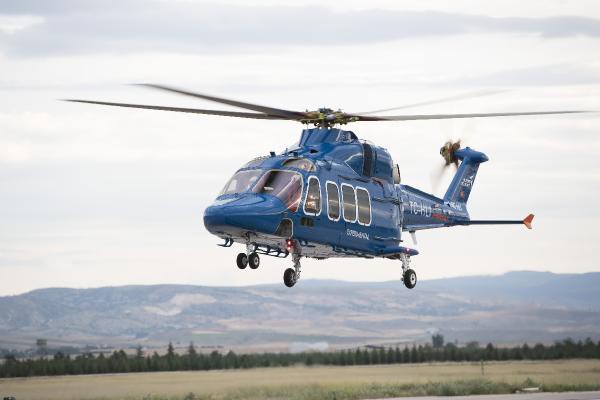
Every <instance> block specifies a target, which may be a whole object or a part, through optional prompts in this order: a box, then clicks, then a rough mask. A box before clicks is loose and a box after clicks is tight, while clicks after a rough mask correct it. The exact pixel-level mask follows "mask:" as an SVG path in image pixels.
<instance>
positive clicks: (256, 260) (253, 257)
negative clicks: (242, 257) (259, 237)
mask: <svg viewBox="0 0 600 400" xmlns="http://www.w3.org/2000/svg"><path fill="white" fill-rule="evenodd" d="M259 265H260V257H259V256H258V254H256V253H251V254H250V257H248V266H250V268H252V269H256V268H258V266H259Z"/></svg>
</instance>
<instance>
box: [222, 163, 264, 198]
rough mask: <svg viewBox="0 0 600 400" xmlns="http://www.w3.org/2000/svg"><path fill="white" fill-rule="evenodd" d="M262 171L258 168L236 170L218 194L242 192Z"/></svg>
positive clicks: (250, 185)
mask: <svg viewBox="0 0 600 400" xmlns="http://www.w3.org/2000/svg"><path fill="white" fill-rule="evenodd" d="M261 173H262V171H261V170H259V169H250V170H246V171H239V172H236V173H235V175H233V177H232V178H231V179H230V180H229V182H227V184H226V185H225V187H224V188H223V190H221V193H219V196H222V195H224V194H234V193H244V192H247V191H248V190H249V189H250V188H251V187H252V185H253V184H254V182H256V180H257V179H258V177H259V176H260V174H261Z"/></svg>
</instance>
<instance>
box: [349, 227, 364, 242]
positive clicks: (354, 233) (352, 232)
mask: <svg viewBox="0 0 600 400" xmlns="http://www.w3.org/2000/svg"><path fill="white" fill-rule="evenodd" d="M346 235H348V236H352V237H355V238H357V239H364V240H369V234H368V233H366V232H359V231H355V230H354V229H346Z"/></svg>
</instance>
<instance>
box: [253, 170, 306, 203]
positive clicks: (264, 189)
mask: <svg viewBox="0 0 600 400" xmlns="http://www.w3.org/2000/svg"><path fill="white" fill-rule="evenodd" d="M252 191H253V192H254V193H266V194H270V195H272V196H276V197H278V198H279V199H280V200H281V201H283V203H284V204H285V206H286V207H287V208H288V209H289V210H290V211H292V212H295V211H296V210H297V209H298V205H299V204H300V197H301V196H302V176H301V175H300V174H299V173H297V172H293V171H269V172H267V173H266V174H264V175H263V176H262V177H261V178H260V180H259V181H258V182H257V183H256V185H255V186H254V188H253V189H252Z"/></svg>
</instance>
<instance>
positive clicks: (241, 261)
mask: <svg viewBox="0 0 600 400" xmlns="http://www.w3.org/2000/svg"><path fill="white" fill-rule="evenodd" d="M235 261H236V263H237V266H238V268H239V269H244V268H246V265H248V256H247V255H246V253H240V254H238V255H237V258H236V260H235Z"/></svg>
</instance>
